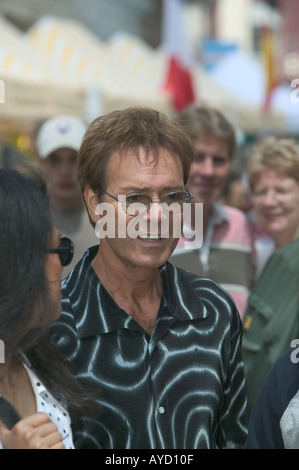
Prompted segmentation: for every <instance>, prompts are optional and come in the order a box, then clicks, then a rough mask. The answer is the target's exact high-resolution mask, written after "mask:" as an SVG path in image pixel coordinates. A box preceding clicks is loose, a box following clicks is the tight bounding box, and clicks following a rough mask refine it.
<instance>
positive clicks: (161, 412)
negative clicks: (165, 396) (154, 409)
mask: <svg viewBox="0 0 299 470" xmlns="http://www.w3.org/2000/svg"><path fill="white" fill-rule="evenodd" d="M158 411H159V413H160V415H163V413H165V408H164V406H159V409H158Z"/></svg>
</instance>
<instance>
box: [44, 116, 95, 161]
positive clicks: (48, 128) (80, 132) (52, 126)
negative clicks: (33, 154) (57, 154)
mask: <svg viewBox="0 0 299 470" xmlns="http://www.w3.org/2000/svg"><path fill="white" fill-rule="evenodd" d="M85 131H86V126H85V124H84V123H83V121H81V120H80V119H78V118H76V117H74V116H57V117H54V118H51V119H48V120H47V121H45V122H44V123H43V124H42V126H41V127H40V129H39V131H38V134H37V141H36V147H37V152H38V154H39V156H40V158H43V159H45V158H47V157H48V156H49V155H50V153H52V152H54V150H57V149H59V148H62V147H67V148H71V149H74V150H76V151H78V150H79V148H80V146H81V142H82V139H83V136H84V133H85Z"/></svg>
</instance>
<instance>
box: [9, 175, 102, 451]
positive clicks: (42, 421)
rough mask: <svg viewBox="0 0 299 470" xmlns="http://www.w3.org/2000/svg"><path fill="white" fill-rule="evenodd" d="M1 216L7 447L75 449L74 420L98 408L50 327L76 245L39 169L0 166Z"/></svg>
mask: <svg viewBox="0 0 299 470" xmlns="http://www.w3.org/2000/svg"><path fill="white" fill-rule="evenodd" d="M0 220H1V232H0V339H1V344H3V345H4V357H2V356H3V355H2V356H0V448H8V449H11V448H14V449H20V448H29V449H30V448H45V449H46V448H50V449H62V448H68V449H71V448H73V438H72V426H73V424H74V421H75V420H76V419H79V417H81V416H82V415H84V413H88V414H89V413H92V414H93V415H95V414H96V408H95V406H94V403H93V402H92V401H91V400H90V398H89V397H88V396H87V393H86V390H84V391H83V390H82V389H81V387H80V386H79V385H78V383H77V382H76V381H75V380H74V379H73V376H72V374H71V373H70V371H69V369H68V366H67V364H66V363H65V361H64V358H63V357H62V356H61V353H59V352H58V351H57V350H56V348H54V347H53V345H52V343H51V342H50V341H49V340H48V337H47V328H46V327H47V325H48V324H49V323H51V322H53V321H55V320H57V318H58V317H59V316H60V309H61V307H60V301H61V293H60V281H61V271H62V266H66V265H67V264H69V263H70V262H71V260H72V256H73V245H72V242H71V241H70V240H69V239H67V238H64V239H61V238H60V235H59V233H58V231H57V229H56V228H55V227H54V226H53V221H52V215H51V209H50V204H49V199H48V196H47V193H46V185H45V183H44V181H43V180H42V179H41V178H40V176H39V175H38V174H37V173H36V171H35V170H34V171H33V170H32V171H30V173H29V174H27V173H26V174H25V173H24V174H21V173H20V172H18V171H15V170H6V169H0ZM1 359H2V360H1ZM10 405H11V406H12V408H10ZM73 420H74V421H73Z"/></svg>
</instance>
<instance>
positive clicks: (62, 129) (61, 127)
mask: <svg viewBox="0 0 299 470" xmlns="http://www.w3.org/2000/svg"><path fill="white" fill-rule="evenodd" d="M56 129H57V132H58V133H59V134H68V132H70V130H71V127H70V125H69V124H68V123H67V122H60V123H59V124H58V125H57V128H56Z"/></svg>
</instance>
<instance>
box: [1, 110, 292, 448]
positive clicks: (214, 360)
mask: <svg viewBox="0 0 299 470" xmlns="http://www.w3.org/2000/svg"><path fill="white" fill-rule="evenodd" d="M239 151H240V149H239V148H238V144H237V140H236V129H235V128H234V126H233V125H232V124H231V123H230V121H229V120H228V119H227V117H226V116H224V115H223V114H222V113H221V112H220V111H219V110H217V109H214V108H211V107H209V106H206V105H203V104H199V103H196V104H192V105H189V106H188V107H186V108H185V109H183V110H182V111H181V112H180V113H179V114H178V115H177V116H175V117H174V118H170V117H167V116H166V115H164V114H163V113H161V112H158V111H156V110H154V109H151V108H143V107H132V108H127V109H123V110H115V111H112V112H110V113H107V114H105V115H101V116H99V117H98V118H96V119H94V121H93V122H91V123H90V124H89V125H86V124H85V123H84V122H83V121H82V120H80V119H79V118H77V117H73V116H56V117H53V118H51V119H49V120H47V121H45V122H44V123H43V124H42V125H41V127H40V128H39V130H38V133H37V140H36V164H34V165H32V164H28V165H24V166H23V167H22V168H18V169H5V168H3V169H0V216H1V220H2V227H3V229H2V231H1V235H0V256H1V265H0V272H1V275H0V339H1V340H2V341H3V342H4V344H5V362H4V363H0V448H3V449H12V448H13V449H17V448H52V449H56V448H61V449H62V448H65V449H66V448H67V449H71V448H76V449H81V448H85V449H91V448H97V449H224V448H231V449H235V448H237V449H242V448H244V449H255V448H299V433H298V431H297V426H296V423H297V422H298V420H299V403H297V402H298V396H297V395H298V385H299V384H298V382H299V374H298V375H297V367H299V366H297V364H298V362H299V348H298V346H299V339H297V338H299V308H298V307H299V289H298V287H299V237H298V236H299V146H298V145H297V143H296V142H295V141H294V140H293V139H289V138H281V137H279V138H278V137H269V138H266V139H264V140H263V141H261V142H257V144H256V146H255V148H254V149H253V151H252V152H251V154H250V157H249V158H248V161H247V162H246V166H245V167H244V168H242V171H236V161H237V159H238V152H239ZM20 234H21V235H22V236H20ZM16 292H17V295H16ZM297 351H298V352H297ZM297 356H298V357H297ZM53 364H55V367H53Z"/></svg>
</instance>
